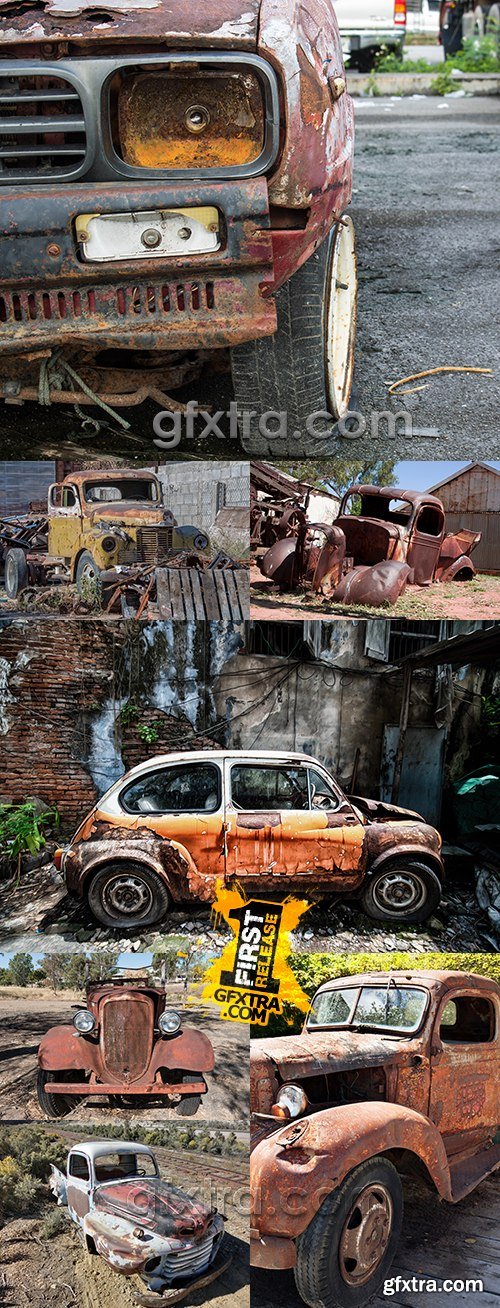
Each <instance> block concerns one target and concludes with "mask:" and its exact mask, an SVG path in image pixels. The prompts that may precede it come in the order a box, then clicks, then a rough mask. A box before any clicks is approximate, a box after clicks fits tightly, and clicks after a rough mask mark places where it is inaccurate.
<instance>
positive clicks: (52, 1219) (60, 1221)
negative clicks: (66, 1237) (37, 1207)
mask: <svg viewBox="0 0 500 1308" xmlns="http://www.w3.org/2000/svg"><path fill="white" fill-rule="evenodd" d="M67 1229H68V1219H67V1217H66V1216H65V1214H64V1213H63V1211H62V1208H54V1211H53V1213H49V1215H48V1217H46V1218H45V1221H44V1222H43V1223H42V1226H41V1228H40V1235H41V1237H42V1240H52V1239H53V1237H54V1235H61V1234H62V1232H63V1231H67Z"/></svg>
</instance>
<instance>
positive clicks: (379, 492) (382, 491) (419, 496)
mask: <svg viewBox="0 0 500 1308" xmlns="http://www.w3.org/2000/svg"><path fill="white" fill-rule="evenodd" d="M345 494H346V496H347V495H352V494H357V495H361V496H363V495H366V496H370V497H371V496H378V497H379V498H380V499H388V500H408V502H409V503H410V504H413V505H416V504H424V503H425V504H435V505H437V506H438V507H439V508H440V509H442V507H443V505H442V502H441V500H438V498H437V496H436V495H430V494H429V492H428V491H415V490H402V489H401V486H368V485H366V486H356V485H354V486H350V487H349V490H347V491H346V492H345Z"/></svg>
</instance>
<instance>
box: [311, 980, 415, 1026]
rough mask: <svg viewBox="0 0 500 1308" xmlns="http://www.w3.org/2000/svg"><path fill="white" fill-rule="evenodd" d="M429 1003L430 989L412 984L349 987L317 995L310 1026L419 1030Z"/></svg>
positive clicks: (392, 983)
mask: <svg viewBox="0 0 500 1308" xmlns="http://www.w3.org/2000/svg"><path fill="white" fill-rule="evenodd" d="M426 1004H427V991H426V990H417V989H415V988H414V987H413V986H412V987H410V986H397V985H396V983H395V982H393V981H391V980H390V979H389V984H385V985H381V986H361V988H360V987H359V986H346V988H345V990H325V991H323V993H322V994H318V995H315V997H314V999H313V1002H312V1008H311V1012H310V1013H309V1017H308V1019H307V1026H308V1028H311V1027H323V1028H324V1027H345V1026H350V1027H351V1028H352V1029H353V1030H356V1029H357V1028H358V1027H360V1026H361V1027H369V1028H370V1030H375V1031H399V1032H401V1033H402V1034H403V1033H408V1032H412V1031H418V1028H419V1026H420V1023H421V1021H422V1018H423V1015H424V1012H425V1008H426Z"/></svg>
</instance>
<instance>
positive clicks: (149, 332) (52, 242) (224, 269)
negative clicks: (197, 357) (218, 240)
mask: <svg viewBox="0 0 500 1308" xmlns="http://www.w3.org/2000/svg"><path fill="white" fill-rule="evenodd" d="M199 205H213V206H214V207H216V208H217V209H218V211H219V214H220V215H221V220H222V231H223V239H222V247H221V249H220V250H218V251H217V252H216V253H215V252H210V253H209V254H200V255H195V256H193V255H190V256H189V257H188V256H186V257H185V258H175V259H170V260H167V259H165V261H163V260H160V259H155V260H154V261H153V260H148V259H147V258H145V259H140V260H137V261H135V260H134V261H133V262H130V261H127V260H123V262H122V261H120V262H113V263H112V264H102V263H99V264H96V265H93V264H91V263H85V264H82V262H81V261H80V259H79V258H78V253H77V250H78V246H77V241H76V236H75V220H76V218H77V216H78V215H79V214H81V213H85V212H86V211H92V212H95V213H97V212H99V213H101V214H109V213H113V212H116V211H117V210H118V209H119V210H121V211H123V210H127V211H129V212H131V213H134V212H141V211H147V210H152V209H154V210H159V209H160V210H168V209H177V208H185V207H191V208H192V207H197V206H199ZM0 224H1V230H2V233H3V235H2V269H3V275H2V288H1V292H0V348H1V349H2V351H3V352H4V353H6V352H10V353H16V354H17V353H22V352H23V351H28V350H29V351H33V349H36V348H38V347H40V348H41V349H49V348H54V347H57V346H61V345H67V344H74V343H75V342H76V341H79V340H84V341H85V342H86V343H87V344H92V345H96V346H106V345H108V344H113V345H115V346H121V347H122V348H141V349H146V350H159V349H163V350H164V349H166V348H168V349H173V350H183V349H193V348H200V349H201V348H210V349H213V348H218V347H222V348H223V347H226V346H231V345H235V344H238V343H240V342H242V341H247V340H253V339H256V338H257V337H262V336H266V335H271V334H272V333H273V332H274V331H275V330H276V310H275V306H274V301H273V300H272V298H266V294H265V293H263V292H265V291H267V292H268V291H269V290H270V289H271V286H272V281H273V246H272V238H271V232H270V230H269V206H268V192H267V183H266V181H265V179H263V178H256V179H250V180H245V181H242V182H237V181H229V182H220V183H219V182H217V183H214V182H182V183H168V184H157V183H155V184H154V185H151V184H149V185H146V184H141V185H138V184H137V183H130V184H127V183H125V184H121V186H120V190H119V195H118V196H117V194H116V188H115V187H111V186H109V185H107V184H103V183H100V182H96V183H79V184H78V185H74V184H58V185H54V186H46V187H44V188H40V187H37V188H32V187H31V186H23V187H20V186H18V187H13V188H9V189H8V188H7V187H5V188H2V192H1V193H0Z"/></svg>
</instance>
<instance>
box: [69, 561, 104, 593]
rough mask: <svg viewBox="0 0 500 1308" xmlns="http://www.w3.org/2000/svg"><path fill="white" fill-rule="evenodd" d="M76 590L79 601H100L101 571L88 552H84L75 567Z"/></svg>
mask: <svg viewBox="0 0 500 1308" xmlns="http://www.w3.org/2000/svg"><path fill="white" fill-rule="evenodd" d="M75 581H76V589H77V591H78V594H79V595H80V597H81V599H84V600H87V601H88V600H96V601H98V600H100V597H101V569H100V567H99V566H98V564H97V563H96V562H95V559H94V558H93V557H92V555H91V553H90V550H84V551H83V554H80V558H79V560H78V563H77V565H76V575H75Z"/></svg>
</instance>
